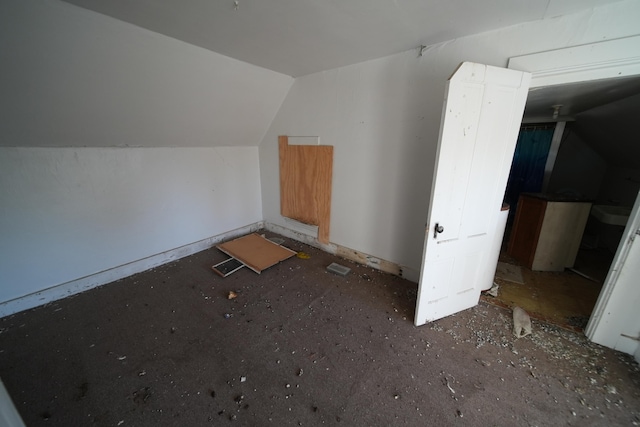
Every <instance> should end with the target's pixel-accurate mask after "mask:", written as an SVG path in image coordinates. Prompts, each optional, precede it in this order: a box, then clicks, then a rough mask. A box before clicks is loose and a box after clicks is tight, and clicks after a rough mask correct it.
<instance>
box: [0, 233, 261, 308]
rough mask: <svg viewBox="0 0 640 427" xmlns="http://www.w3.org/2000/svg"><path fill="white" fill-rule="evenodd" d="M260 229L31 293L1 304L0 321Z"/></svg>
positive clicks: (202, 242)
mask: <svg viewBox="0 0 640 427" xmlns="http://www.w3.org/2000/svg"><path fill="white" fill-rule="evenodd" d="M262 228H264V222H263V221H259V222H256V223H254V224H250V225H247V226H244V227H241V228H236V229H235V230H231V231H227V232H225V233H222V234H218V235H217V236H213V237H209V238H206V239H204V240H200V241H198V242H194V243H190V244H188V245H184V246H180V247H179V248H175V249H171V250H168V251H166V252H162V253H159V254H156V255H152V256H149V257H146V258H142V259H139V260H137V261H132V262H130V263H127V264H123V265H120V266H118V267H114V268H110V269H108V270H104V271H101V272H99V273H96V274H92V275H90V276H85V277H81V278H79V279H75V280H71V281H69V282H66V283H62V284H59V285H56V286H53V287H51V288H47V289H44V290H42V291H38V292H34V293H32V294H29V295H25V296H22V297H19V298H16V299H12V300H9V301H5V302H2V303H0V317H4V316H9V315H11V314H14V313H18V312H20V311H23V310H28V309H30V308H34V307H38V306H40V305H44V304H47V303H50V302H52V301H56V300H59V299H62V298H65V297H68V296H71V295H75V294H78V293H80V292H84V291H87V290H89V289H93V288H96V287H98V286H102V285H105V284H107V283H111V282H114V281H116V280H120V279H123V278H125V277H128V276H131V275H133V274H136V273H140V272H142V271H146V270H149V269H150V268H154V267H157V266H159V265H162V264H166V263H168V262H172V261H175V260H178V259H180V258H184V257H186V256H189V255H192V254H194V253H196V252H200V251H203V250H205V249H209V248H210V247H212V246H214V245H216V244H218V243H220V242H222V241H225V240H229V239H233V238H235V237H239V236H243V235H245V234H248V233H252V232H254V231H257V230H260V229H262Z"/></svg>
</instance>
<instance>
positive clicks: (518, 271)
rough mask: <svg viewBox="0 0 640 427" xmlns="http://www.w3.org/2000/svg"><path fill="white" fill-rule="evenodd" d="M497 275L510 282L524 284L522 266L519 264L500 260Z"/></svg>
mask: <svg viewBox="0 0 640 427" xmlns="http://www.w3.org/2000/svg"><path fill="white" fill-rule="evenodd" d="M496 277H498V278H500V279H502V280H506V281H508V282H514V283H519V284H521V285H523V284H524V281H523V279H522V268H521V267H520V266H518V265H513V264H507V263H506V262H499V263H498V267H497V268H496Z"/></svg>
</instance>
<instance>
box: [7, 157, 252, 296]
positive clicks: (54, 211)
mask: <svg viewBox="0 0 640 427" xmlns="http://www.w3.org/2000/svg"><path fill="white" fill-rule="evenodd" d="M0 207H1V208H0V236H2V238H1V239H0V283H1V286H0V302H4V301H8V300H12V299H14V298H18V297H22V296H24V295H27V294H30V293H34V292H38V291H41V290H43V289H46V288H49V287H52V286H57V285H61V284H64V283H66V282H69V281H73V280H75V279H78V278H82V277H84V276H88V275H93V274H96V273H99V272H101V271H104V270H107V269H111V268H114V267H117V266H120V265H123V264H127V263H130V262H132V261H136V260H140V259H143V258H146V257H150V256H153V255H156V254H158V253H161V252H164V251H168V250H171V249H174V248H178V247H180V246H183V245H187V244H191V243H194V242H197V241H199V240H202V239H205V238H208V237H211V236H216V235H218V234H222V233H225V232H227V231H229V230H233V229H236V228H239V227H243V226H246V225H247V224H252V223H255V222H259V221H260V220H261V219H262V215H261V202H260V176H259V166H258V148H257V147H215V148H213V147H212V148H204V147H202V148H9V147H0Z"/></svg>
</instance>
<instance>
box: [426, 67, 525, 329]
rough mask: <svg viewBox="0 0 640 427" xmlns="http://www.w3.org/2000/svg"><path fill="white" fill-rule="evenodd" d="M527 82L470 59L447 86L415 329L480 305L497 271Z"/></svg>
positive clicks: (515, 73) (515, 74)
mask: <svg viewBox="0 0 640 427" xmlns="http://www.w3.org/2000/svg"><path fill="white" fill-rule="evenodd" d="M529 81H530V75H529V74H528V73H523V72H520V71H514V70H507V69H503V68H497V67H491V66H487V65H482V64H473V63H468V62H465V63H463V64H462V65H461V66H460V67H459V68H458V70H457V71H456V72H455V73H454V75H453V76H452V77H451V79H450V80H449V82H448V85H447V94H446V99H445V105H444V108H443V113H442V123H441V129H440V139H439V143H438V151H437V155H436V159H437V160H436V162H437V164H436V167H435V172H434V180H433V188H432V192H431V194H432V197H431V205H430V208H429V218H428V222H427V230H426V234H425V249H424V254H423V262H422V271H421V275H420V285H419V289H418V301H417V305H416V316H415V324H416V325H421V324H424V323H426V322H428V321H432V320H435V319H439V318H441V317H445V316H448V315H450V314H453V313H456V312H458V311H460V310H464V309H466V308H469V307H473V306H474V305H476V304H477V303H478V299H479V297H480V289H481V286H482V284H483V283H485V282H486V277H487V275H488V274H491V273H492V272H493V271H495V267H496V266H495V265H492V266H489V265H487V262H488V259H489V257H488V255H489V250H490V248H491V244H492V237H493V234H494V233H495V232H496V227H497V220H498V217H499V213H500V208H501V207H502V198H503V196H504V190H505V187H506V183H507V178H508V175H509V169H510V167H511V160H512V157H513V151H514V149H515V144H516V139H517V135H518V129H519V127H520V121H521V119H522V113H523V111H524V104H525V101H526V97H527V91H528V84H529ZM436 224H437V225H438V226H441V227H442V229H441V232H439V233H437V232H435V230H436Z"/></svg>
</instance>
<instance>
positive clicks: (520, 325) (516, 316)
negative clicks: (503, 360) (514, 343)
mask: <svg viewBox="0 0 640 427" xmlns="http://www.w3.org/2000/svg"><path fill="white" fill-rule="evenodd" d="M523 331H524V333H522V332H523ZM513 333H514V335H515V336H516V337H518V338H522V337H525V336H527V335H529V334H530V333H531V318H530V317H529V315H528V314H527V312H526V311H524V310H523V309H522V308H520V307H514V308H513Z"/></svg>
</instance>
